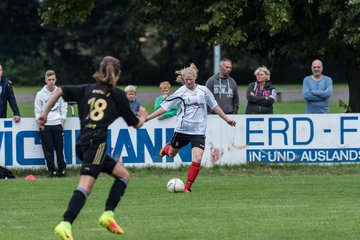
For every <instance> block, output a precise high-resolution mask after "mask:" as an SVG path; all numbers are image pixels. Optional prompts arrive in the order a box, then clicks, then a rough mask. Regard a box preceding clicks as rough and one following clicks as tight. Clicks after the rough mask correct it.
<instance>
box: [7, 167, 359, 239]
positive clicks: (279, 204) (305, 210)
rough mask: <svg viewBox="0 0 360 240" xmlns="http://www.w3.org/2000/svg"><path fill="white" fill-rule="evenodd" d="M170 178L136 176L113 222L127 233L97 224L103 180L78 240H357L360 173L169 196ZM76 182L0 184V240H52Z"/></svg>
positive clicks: (220, 185) (259, 181) (214, 181)
mask: <svg viewBox="0 0 360 240" xmlns="http://www.w3.org/2000/svg"><path fill="white" fill-rule="evenodd" d="M180 174H181V175H180V176H177V175H173V174H164V175H159V176H156V175H153V174H149V175H146V174H139V175H137V174H136V173H135V174H133V178H132V181H131V182H130V185H129V187H128V189H127V192H126V194H125V197H124V198H123V200H122V201H121V203H120V205H119V207H118V208H117V211H116V219H117V220H118V223H119V224H120V225H121V226H122V228H123V229H124V231H125V235H123V236H119V235H113V234H111V233H110V232H107V231H106V230H105V229H103V228H102V227H101V226H100V225H99V224H98V222H97V220H98V217H99V216H100V215H101V213H102V211H103V207H104V202H105V199H106V197H107V194H108V190H109V187H110V186H111V184H112V179H111V178H109V177H107V176H103V177H100V178H99V179H98V181H97V183H96V185H95V188H94V191H93V193H92V194H91V195H90V196H89V198H88V201H87V203H86V204H85V207H84V209H83V211H82V212H81V213H80V215H79V217H78V219H77V220H76V221H75V223H74V225H73V234H74V237H75V239H76V240H88V239H91V240H96V239H99V240H100V239H101V240H103V239H129V240H130V239H131V240H140V239H141V240H144V239H154V240H169V239H179V240H180V239H189V240H190V239H204V240H205V239H206V240H208V239H291V240H293V239H358V238H359V236H360V228H359V222H360V217H359V216H360V210H359V209H360V207H359V199H360V191H359V188H360V182H359V180H360V175H338V176H336V175H333V176H238V175H234V176H233V175H227V176H226V175H225V176H222V175H221V174H213V175H210V174H203V175H202V174H201V172H200V175H199V177H198V180H197V182H196V183H195V184H194V186H193V192H192V193H191V194H184V193H167V192H166V182H167V181H168V180H169V179H170V178H171V177H181V178H182V179H184V176H185V175H186V172H182V173H181V172H180ZM77 181H78V178H77V177H69V178H63V179H48V178H42V179H38V180H36V181H25V180H22V179H15V180H3V181H0V189H1V197H0V199H1V204H0V216H1V217H0V239H4V240H5V239H6V240H20V239H36V240H45V239H46V240H49V239H50V240H52V239H54V240H56V239H58V238H57V236H55V235H54V234H53V229H54V227H55V225H56V224H58V222H59V221H60V220H61V219H62V214H63V212H64V210H65V209H66V206H67V202H68V199H69V197H70V196H71V194H72V192H73V190H74V189H75V186H76V184H77Z"/></svg>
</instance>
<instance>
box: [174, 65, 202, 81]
mask: <svg viewBox="0 0 360 240" xmlns="http://www.w3.org/2000/svg"><path fill="white" fill-rule="evenodd" d="M198 72H199V70H198V69H197V67H196V66H195V64H194V63H191V64H190V67H186V68H183V69H181V70H177V71H175V74H177V77H176V82H178V83H181V84H185V80H184V75H185V74H191V75H193V76H194V77H196V78H197V76H198Z"/></svg>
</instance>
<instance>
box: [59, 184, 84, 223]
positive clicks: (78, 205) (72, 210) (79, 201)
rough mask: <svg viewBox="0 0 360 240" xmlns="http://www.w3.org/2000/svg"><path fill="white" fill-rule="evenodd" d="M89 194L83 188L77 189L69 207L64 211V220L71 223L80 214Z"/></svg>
mask: <svg viewBox="0 0 360 240" xmlns="http://www.w3.org/2000/svg"><path fill="white" fill-rule="evenodd" d="M86 197H87V194H86V193H85V192H83V191H81V190H78V189H76V190H75V191H74V193H73V195H72V197H71V199H70V201H69V205H68V209H67V210H66V212H65V213H64V221H67V222H70V223H71V224H72V223H73V221H74V220H75V218H76V217H77V215H78V214H79V212H80V210H81V209H82V207H83V206H84V205H85V201H86Z"/></svg>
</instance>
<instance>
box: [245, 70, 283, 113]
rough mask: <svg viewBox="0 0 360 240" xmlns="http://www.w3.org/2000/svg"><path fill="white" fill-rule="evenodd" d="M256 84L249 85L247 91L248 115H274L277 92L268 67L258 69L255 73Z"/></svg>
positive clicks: (246, 110)
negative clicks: (272, 83)
mask: <svg viewBox="0 0 360 240" xmlns="http://www.w3.org/2000/svg"><path fill="white" fill-rule="evenodd" d="M254 74H255V76H256V82H252V83H250V84H249V86H248V88H247V91H246V98H247V101H248V102H247V104H246V108H245V113H246V114H272V113H274V111H273V104H274V103H275V101H276V90H275V88H274V87H273V86H272V85H271V81H270V71H269V69H268V68H267V67H265V66H262V67H258V68H257V69H256V70H255V72H254Z"/></svg>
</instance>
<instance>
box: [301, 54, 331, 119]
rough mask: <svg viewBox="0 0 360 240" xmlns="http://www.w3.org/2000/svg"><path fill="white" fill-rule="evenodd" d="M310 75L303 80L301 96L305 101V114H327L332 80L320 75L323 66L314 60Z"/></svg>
mask: <svg viewBox="0 0 360 240" xmlns="http://www.w3.org/2000/svg"><path fill="white" fill-rule="evenodd" d="M311 71H312V73H313V74H312V75H310V76H307V77H305V78H304V80H303V87H302V94H303V96H304V99H305V101H306V113H328V112H329V101H330V97H331V95H332V92H333V83H332V79H331V78H330V77H328V76H325V75H322V71H323V64H322V62H321V61H320V60H318V59H316V60H314V61H313V62H312V64H311Z"/></svg>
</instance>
